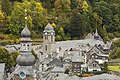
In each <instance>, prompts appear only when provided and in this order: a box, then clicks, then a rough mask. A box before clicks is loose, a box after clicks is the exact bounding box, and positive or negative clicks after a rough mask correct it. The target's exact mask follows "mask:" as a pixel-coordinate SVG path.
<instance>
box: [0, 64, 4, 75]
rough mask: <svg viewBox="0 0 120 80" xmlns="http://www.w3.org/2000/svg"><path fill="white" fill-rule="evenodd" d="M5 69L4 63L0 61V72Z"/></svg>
mask: <svg viewBox="0 0 120 80" xmlns="http://www.w3.org/2000/svg"><path fill="white" fill-rule="evenodd" d="M4 71H5V63H0V73H4Z"/></svg>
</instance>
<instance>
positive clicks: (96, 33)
mask: <svg viewBox="0 0 120 80" xmlns="http://www.w3.org/2000/svg"><path fill="white" fill-rule="evenodd" d="M95 36H98V31H97V28H96V31H95Z"/></svg>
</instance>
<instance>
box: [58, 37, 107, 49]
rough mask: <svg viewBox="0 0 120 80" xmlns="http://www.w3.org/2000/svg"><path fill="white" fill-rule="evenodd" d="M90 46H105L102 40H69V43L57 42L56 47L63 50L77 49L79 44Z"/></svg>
mask: <svg viewBox="0 0 120 80" xmlns="http://www.w3.org/2000/svg"><path fill="white" fill-rule="evenodd" d="M81 43H82V44H86V45H87V44H88V43H89V44H90V46H94V45H95V44H97V45H99V44H105V43H104V42H103V41H101V40H95V39H83V40H68V41H58V42H56V47H61V48H67V49H71V48H75V47H76V46H77V45H78V44H81Z"/></svg>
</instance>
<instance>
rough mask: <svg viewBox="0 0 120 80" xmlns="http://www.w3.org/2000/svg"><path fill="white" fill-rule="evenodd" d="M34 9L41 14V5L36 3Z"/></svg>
mask: <svg viewBox="0 0 120 80" xmlns="http://www.w3.org/2000/svg"><path fill="white" fill-rule="evenodd" d="M36 9H37V11H38V12H42V11H43V10H44V9H43V7H42V5H41V3H39V2H37V3H36Z"/></svg>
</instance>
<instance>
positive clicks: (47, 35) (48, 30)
mask: <svg viewBox="0 0 120 80" xmlns="http://www.w3.org/2000/svg"><path fill="white" fill-rule="evenodd" d="M54 44H55V31H54V29H53V27H52V26H51V25H50V23H48V24H47V26H46V27H45V29H44V31H43V51H44V53H47V54H50V53H52V51H53V49H54Z"/></svg>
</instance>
